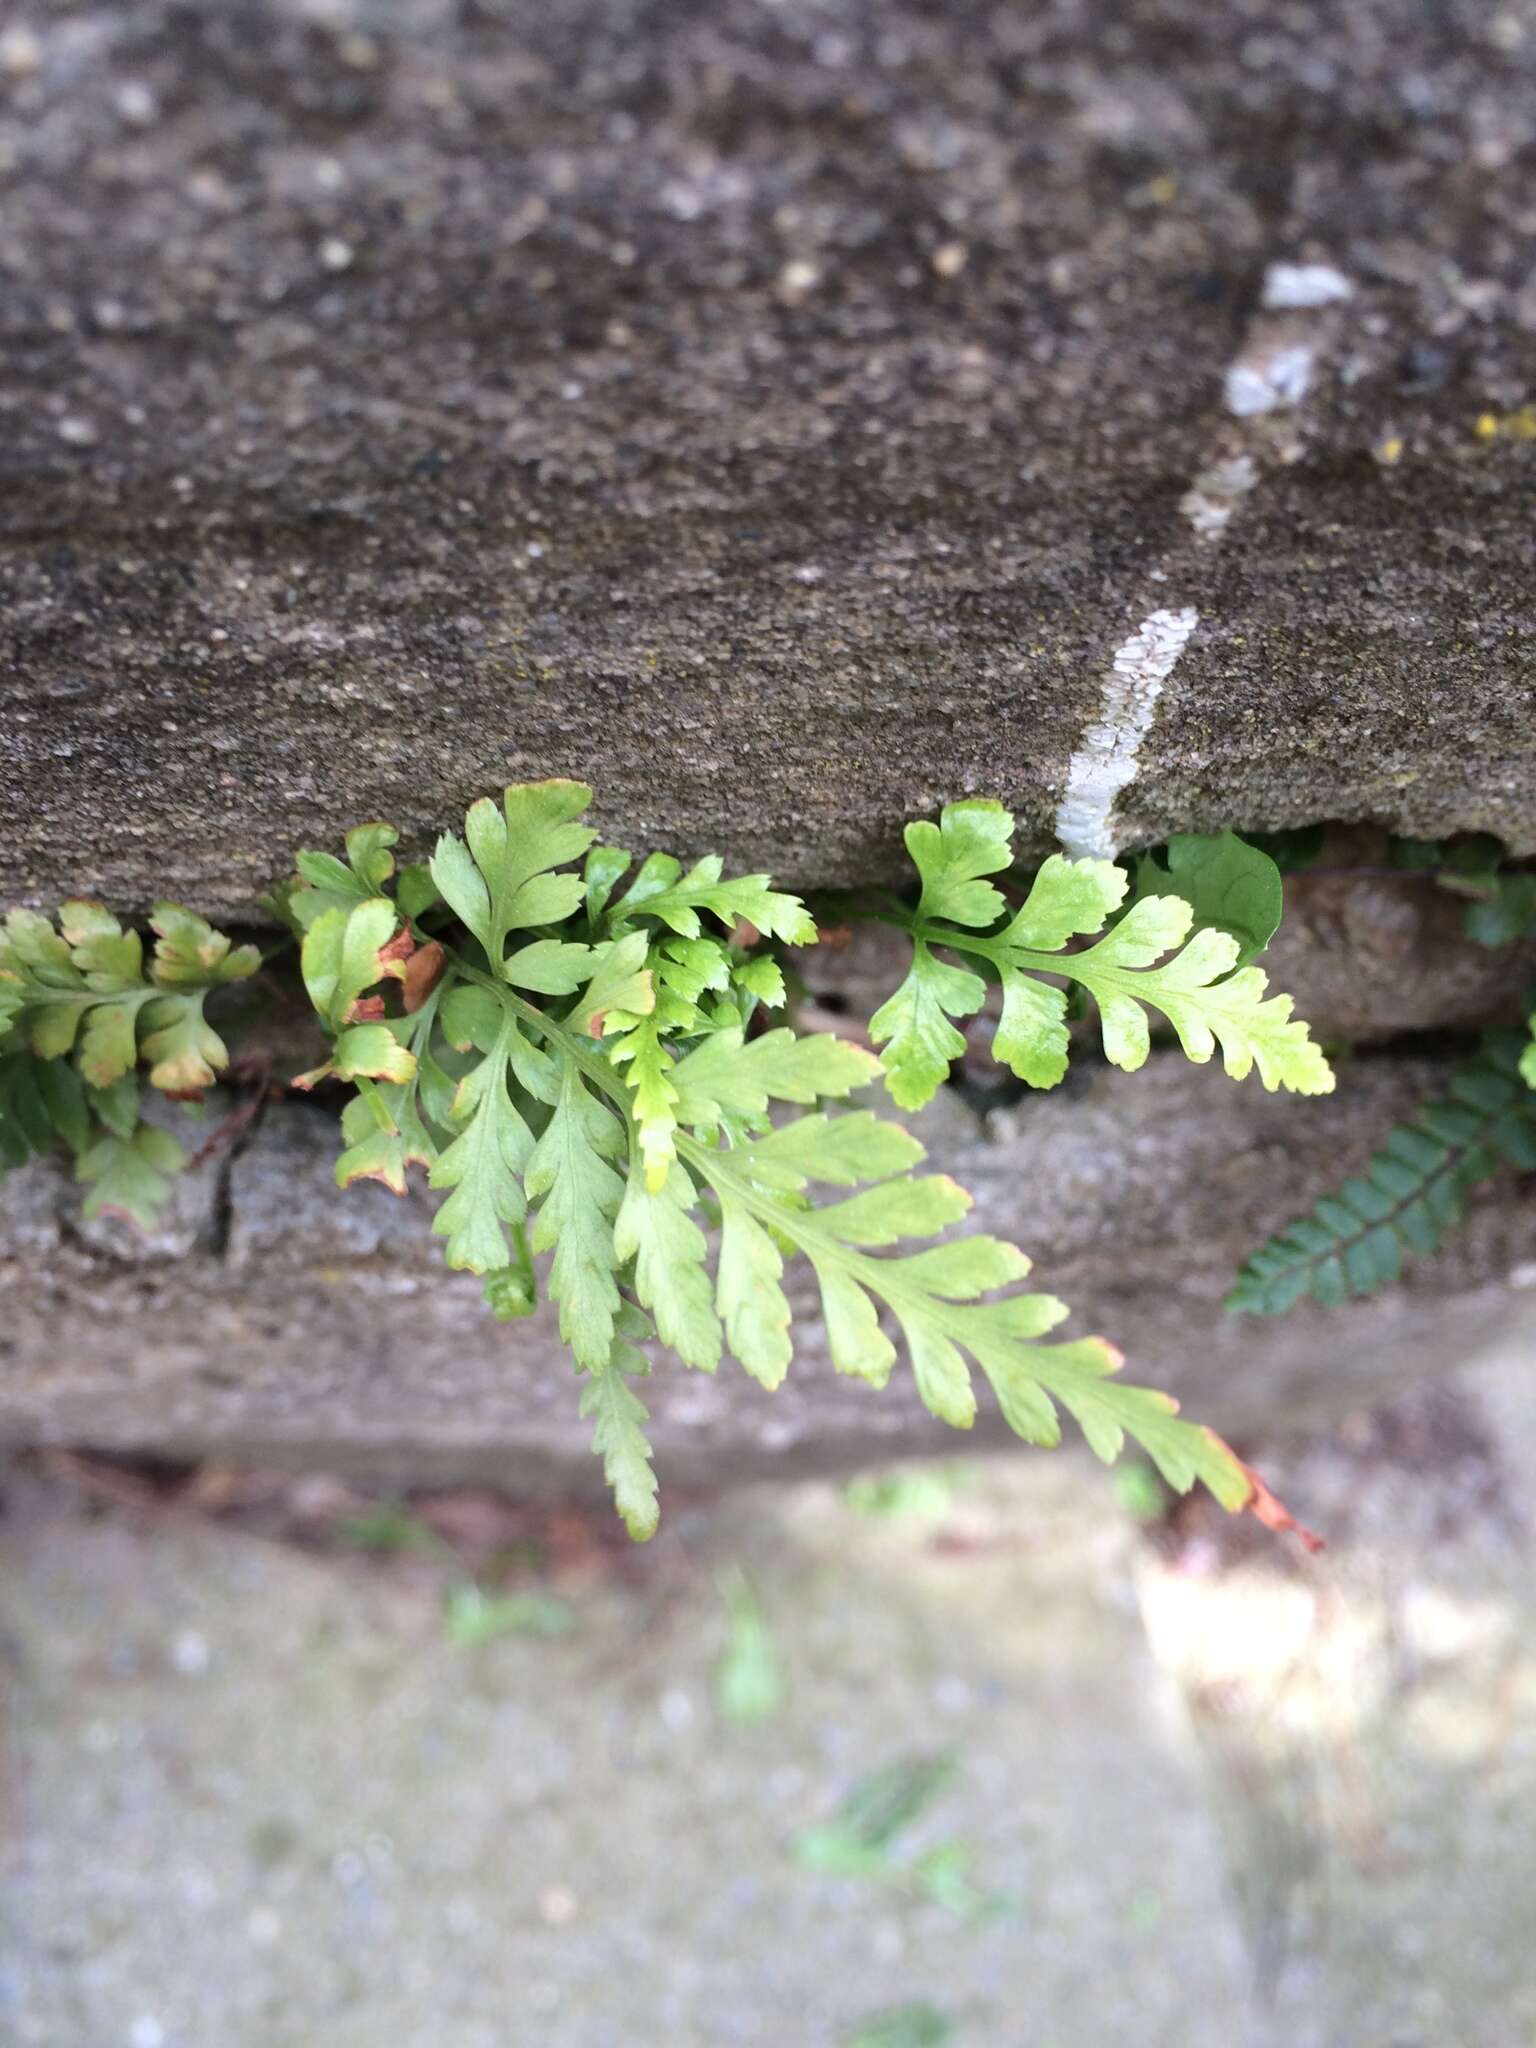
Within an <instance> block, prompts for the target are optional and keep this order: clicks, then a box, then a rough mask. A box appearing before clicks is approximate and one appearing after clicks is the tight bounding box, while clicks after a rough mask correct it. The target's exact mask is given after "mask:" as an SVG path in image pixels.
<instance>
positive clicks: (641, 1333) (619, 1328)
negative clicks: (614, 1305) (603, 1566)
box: [581, 1303, 660, 1543]
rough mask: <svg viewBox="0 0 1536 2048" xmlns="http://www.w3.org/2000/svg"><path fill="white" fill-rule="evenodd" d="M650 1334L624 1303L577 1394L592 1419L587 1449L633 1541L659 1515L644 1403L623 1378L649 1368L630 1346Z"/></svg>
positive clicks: (652, 1528) (640, 1539)
mask: <svg viewBox="0 0 1536 2048" xmlns="http://www.w3.org/2000/svg"><path fill="white" fill-rule="evenodd" d="M649 1334H650V1330H649V1325H648V1324H647V1322H646V1320H645V1317H644V1316H643V1315H641V1313H640V1311H639V1310H638V1309H636V1308H634V1307H633V1306H632V1305H630V1304H629V1303H625V1304H624V1306H623V1307H622V1308H621V1310H620V1311H619V1314H618V1316H617V1318H616V1321H615V1332H614V1338H613V1344H612V1347H611V1349H610V1351H609V1354H608V1356H607V1358H605V1359H604V1360H603V1362H602V1364H601V1365H599V1366H596V1367H592V1368H589V1369H588V1375H587V1383H586V1385H585V1386H584V1387H583V1389H582V1393H581V1413H582V1414H583V1415H585V1416H588V1417H590V1418H591V1421H592V1425H593V1428H592V1448H593V1450H594V1451H595V1452H596V1453H597V1455H598V1456H599V1457H600V1458H601V1459H602V1461H603V1476H604V1478H605V1479H606V1480H607V1481H608V1484H609V1486H610V1487H611V1488H612V1489H613V1498H614V1504H615V1506H616V1507H617V1508H618V1511H619V1514H620V1516H621V1517H622V1519H623V1522H624V1526H625V1528H626V1529H627V1530H628V1531H629V1533H630V1535H631V1536H633V1537H634V1539H635V1541H636V1542H637V1543H644V1542H646V1541H648V1539H649V1538H650V1537H652V1536H654V1535H655V1533H656V1528H657V1524H658V1522H659V1520H660V1514H659V1510H658V1507H657V1499H656V1475H655V1473H654V1472H653V1471H652V1469H651V1447H650V1445H649V1444H648V1443H647V1442H646V1440H645V1423H646V1421H647V1420H648V1416H647V1412H646V1408H645V1404H644V1403H643V1402H642V1401H641V1399H640V1397H639V1396H638V1395H637V1394H636V1393H634V1392H633V1391H632V1389H631V1388H630V1385H629V1379H630V1378H632V1377H636V1376H641V1375H644V1374H645V1373H648V1372H649V1371H650V1369H651V1368H650V1362H649V1360H648V1359H647V1358H646V1356H645V1354H644V1353H643V1352H642V1351H638V1350H637V1349H636V1348H635V1346H636V1344H637V1342H639V1341H642V1340H643V1339H644V1338H645V1337H646V1336H648V1335H649Z"/></svg>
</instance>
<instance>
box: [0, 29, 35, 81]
mask: <svg viewBox="0 0 1536 2048" xmlns="http://www.w3.org/2000/svg"><path fill="white" fill-rule="evenodd" d="M42 67H43V46H42V44H41V43H40V42H39V41H38V39H37V37H36V36H35V35H34V34H33V32H32V30H31V29H29V28H8V29H7V30H6V32H5V34H4V35H3V36H0V71H8V72H9V73H10V75H11V77H12V78H30V77H31V76H32V74H33V72H34V71H40V70H41V69H42Z"/></svg>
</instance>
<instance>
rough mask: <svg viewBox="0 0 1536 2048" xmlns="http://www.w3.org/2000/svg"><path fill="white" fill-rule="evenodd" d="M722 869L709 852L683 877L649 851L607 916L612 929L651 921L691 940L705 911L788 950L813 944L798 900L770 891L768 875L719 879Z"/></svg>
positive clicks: (675, 865) (810, 924)
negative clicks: (750, 928)
mask: <svg viewBox="0 0 1536 2048" xmlns="http://www.w3.org/2000/svg"><path fill="white" fill-rule="evenodd" d="M724 865H725V864H724V862H723V861H722V860H721V859H720V857H719V856H718V855H717V854H710V855H709V856H708V857H707V858H706V859H704V860H701V861H697V862H695V864H694V865H693V867H691V868H690V869H689V870H688V872H687V874H684V873H683V870H682V867H681V864H680V863H679V862H677V861H675V860H674V859H673V858H672V856H671V855H670V854H665V853H653V854H652V855H651V856H650V858H649V859H648V860H647V861H645V862H644V864H643V865H642V866H641V868H640V871H639V873H638V874H637V875H636V877H635V879H634V881H633V882H632V883H631V885H630V887H629V888H628V889H627V890H626V891H625V893H624V895H623V896H622V897H621V898H620V899H619V901H618V902H617V903H616V904H615V905H614V907H613V909H612V910H611V911H610V912H609V913H608V915H609V919H610V922H611V925H612V928H614V929H618V928H620V927H622V926H623V925H625V924H628V923H630V922H632V921H633V920H634V919H635V918H636V917H653V918H656V919H657V920H658V921H659V922H660V923H662V924H665V925H667V926H668V927H669V928H670V929H671V930H672V931H674V932H677V933H679V934H680V935H681V936H682V937H683V938H687V939H696V938H697V937H698V936H699V934H700V932H701V931H702V930H703V926H702V924H701V923H700V920H699V912H700V911H701V910H707V911H708V912H709V913H710V915H711V916H712V917H716V918H718V919H719V921H720V922H721V923H722V924H723V925H725V926H727V927H729V926H732V925H735V924H736V923H738V922H743V923H746V924H750V925H751V926H753V927H754V929H755V930H757V931H759V932H761V933H763V934H764V936H765V937H767V938H773V939H783V940H784V941H785V942H786V943H787V944H789V945H792V946H810V945H814V944H815V941H816V926H815V923H814V921H813V920H812V918H811V915H810V913H809V912H808V911H807V909H806V907H805V905H804V904H803V903H802V902H801V901H800V899H799V897H798V896H787V895H784V894H781V893H780V892H779V891H778V890H775V889H771V888H770V887H769V886H768V880H769V878H768V876H767V875H735V876H731V877H728V878H726V879H724V880H722V872H723V869H724Z"/></svg>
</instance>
